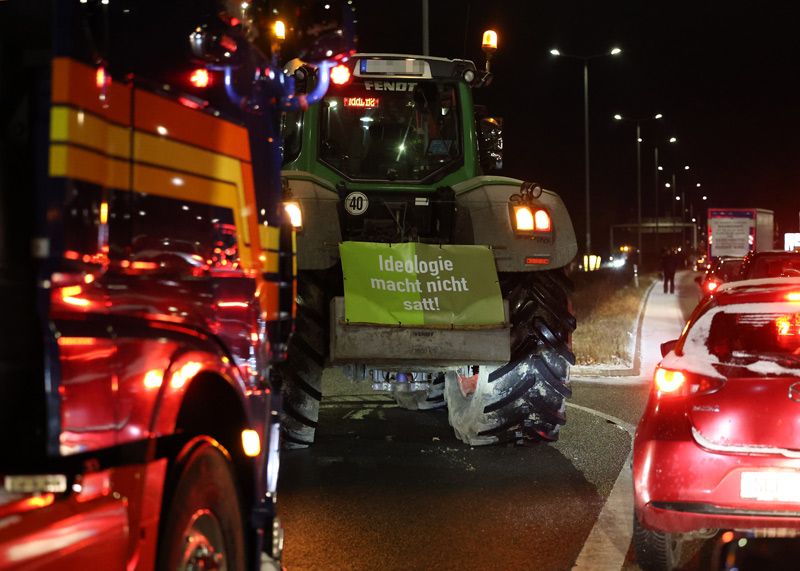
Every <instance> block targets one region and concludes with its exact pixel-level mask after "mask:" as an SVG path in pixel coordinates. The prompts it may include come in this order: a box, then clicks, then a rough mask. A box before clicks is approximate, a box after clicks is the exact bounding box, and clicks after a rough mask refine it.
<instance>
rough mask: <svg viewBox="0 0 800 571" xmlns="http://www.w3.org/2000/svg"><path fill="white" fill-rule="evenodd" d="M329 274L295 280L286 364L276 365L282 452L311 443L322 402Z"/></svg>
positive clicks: (311, 274) (315, 273) (309, 273)
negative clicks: (293, 315) (294, 306)
mask: <svg viewBox="0 0 800 571" xmlns="http://www.w3.org/2000/svg"><path fill="white" fill-rule="evenodd" d="M329 273H330V272H329V271H303V272H300V273H299V275H298V276H297V315H296V319H295V322H296V327H295V332H294V334H292V336H291V338H290V339H289V347H288V354H287V358H286V362H284V363H281V364H280V365H278V373H279V377H280V379H281V393H282V396H283V411H282V412H281V427H282V431H283V443H284V447H286V448H306V447H308V446H310V445H311V444H313V443H314V433H315V432H316V429H317V422H318V420H319V404H320V401H321V400H322V372H323V370H324V368H325V361H326V359H327V357H328V348H329V339H330V332H329V330H328V327H329V323H330V300H331V298H332V296H333V293H332V292H331V291H330V290H329V288H330V287H331V283H330V282H329V281H328V277H329V276H328V274H329Z"/></svg>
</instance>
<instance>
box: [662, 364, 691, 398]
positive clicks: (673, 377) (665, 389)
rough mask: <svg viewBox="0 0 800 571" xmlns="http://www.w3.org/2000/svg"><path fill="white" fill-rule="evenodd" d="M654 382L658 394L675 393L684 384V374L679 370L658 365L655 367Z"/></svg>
mask: <svg viewBox="0 0 800 571" xmlns="http://www.w3.org/2000/svg"><path fill="white" fill-rule="evenodd" d="M655 384H656V390H657V391H658V393H659V394H664V393H666V394H677V393H678V392H680V391H681V389H682V388H683V387H684V385H685V384H686V375H684V374H683V373H682V372H681V371H673V370H671V369H662V368H661V367H658V368H657V369H656V376H655Z"/></svg>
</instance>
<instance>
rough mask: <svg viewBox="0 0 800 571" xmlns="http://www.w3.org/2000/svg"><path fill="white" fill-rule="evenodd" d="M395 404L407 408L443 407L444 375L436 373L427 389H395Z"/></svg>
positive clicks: (426, 408)
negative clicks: (406, 390)
mask: <svg viewBox="0 0 800 571" xmlns="http://www.w3.org/2000/svg"><path fill="white" fill-rule="evenodd" d="M393 394H394V400H395V402H397V406H399V407H400V408H404V409H407V410H435V409H439V408H444V407H445V406H447V403H445V402H444V375H443V374H442V375H437V376H436V379H434V381H433V382H432V383H431V384H430V387H428V390H427V391H408V392H401V391H395V392H394V393H393Z"/></svg>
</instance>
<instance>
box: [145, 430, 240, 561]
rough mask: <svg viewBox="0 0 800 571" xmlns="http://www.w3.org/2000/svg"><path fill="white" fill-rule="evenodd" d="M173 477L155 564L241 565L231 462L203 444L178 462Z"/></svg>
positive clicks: (237, 495) (238, 526) (234, 486)
mask: <svg viewBox="0 0 800 571" xmlns="http://www.w3.org/2000/svg"><path fill="white" fill-rule="evenodd" d="M177 478H178V481H177V484H176V485H175V488H174V490H173V492H172V493H171V494H170V499H169V503H168V504H165V506H164V510H165V511H164V513H163V514H162V518H163V520H162V521H163V523H162V529H161V533H160V537H159V546H158V569H165V570H166V569H169V570H170V571H172V570H179V571H183V570H185V569H199V568H203V569H205V568H208V569H216V568H219V563H222V562H224V568H225V569H228V570H229V571H240V570H244V569H245V567H246V561H245V546H244V543H245V542H244V520H243V518H242V513H241V511H240V509H239V506H240V505H241V504H240V501H239V491H238V489H237V487H236V482H235V480H234V476H233V472H232V470H231V466H230V463H229V462H228V460H227V459H226V458H225V456H224V455H223V454H222V452H220V451H219V450H217V449H216V448H215V447H214V446H212V445H211V444H208V443H202V444H200V445H199V446H198V447H196V448H195V449H194V450H192V451H191V453H190V454H189V456H188V458H187V459H186V461H185V462H183V463H182V465H181V466H180V467H179V471H178V475H177Z"/></svg>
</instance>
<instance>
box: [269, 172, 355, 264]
mask: <svg viewBox="0 0 800 571" xmlns="http://www.w3.org/2000/svg"><path fill="white" fill-rule="evenodd" d="M282 175H283V177H284V179H285V180H287V181H288V182H289V190H290V193H291V195H290V196H291V198H292V199H293V200H297V201H299V202H300V208H301V209H302V211H303V229H302V230H301V231H300V232H298V233H297V269H298V270H325V269H328V268H330V267H331V266H333V265H334V264H336V262H338V261H339V242H341V241H342V230H341V228H340V227H339V211H338V208H339V195H338V194H337V192H336V190H335V189H334V188H333V185H331V183H329V182H328V181H326V180H325V179H322V178H319V177H317V176H314V175H312V174H310V173H307V172H301V171H283V173H282Z"/></svg>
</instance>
